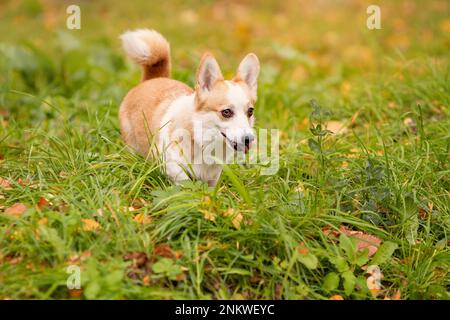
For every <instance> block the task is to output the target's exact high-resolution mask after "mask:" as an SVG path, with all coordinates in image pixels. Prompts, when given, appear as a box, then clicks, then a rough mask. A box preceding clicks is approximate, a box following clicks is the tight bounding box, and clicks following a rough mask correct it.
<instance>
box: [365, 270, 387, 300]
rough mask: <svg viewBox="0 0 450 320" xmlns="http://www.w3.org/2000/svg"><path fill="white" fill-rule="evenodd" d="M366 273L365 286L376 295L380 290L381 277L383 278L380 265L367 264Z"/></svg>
mask: <svg viewBox="0 0 450 320" xmlns="http://www.w3.org/2000/svg"><path fill="white" fill-rule="evenodd" d="M366 273H367V275H368V277H367V280H366V284H367V288H368V289H369V290H370V292H372V294H373V295H375V296H376V295H378V293H379V292H380V290H381V279H382V278H383V274H382V273H381V270H380V267H379V266H377V265H371V266H368V267H367V270H366Z"/></svg>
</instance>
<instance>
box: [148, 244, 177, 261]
mask: <svg viewBox="0 0 450 320" xmlns="http://www.w3.org/2000/svg"><path fill="white" fill-rule="evenodd" d="M153 253H154V254H155V255H157V256H161V257H165V258H173V257H174V256H175V254H174V252H173V250H172V248H171V247H170V246H169V245H168V244H158V245H156V246H155V248H154V249H153Z"/></svg>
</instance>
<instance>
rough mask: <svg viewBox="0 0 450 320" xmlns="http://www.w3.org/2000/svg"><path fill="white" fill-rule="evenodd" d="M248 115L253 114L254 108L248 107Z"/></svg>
mask: <svg viewBox="0 0 450 320" xmlns="http://www.w3.org/2000/svg"><path fill="white" fill-rule="evenodd" d="M247 115H248V117H249V118H250V117H251V116H252V115H253V108H248V110H247Z"/></svg>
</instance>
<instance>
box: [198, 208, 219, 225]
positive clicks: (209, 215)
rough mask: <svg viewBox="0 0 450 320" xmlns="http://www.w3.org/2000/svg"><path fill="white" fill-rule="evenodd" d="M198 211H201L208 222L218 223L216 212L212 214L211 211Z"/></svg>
mask: <svg viewBox="0 0 450 320" xmlns="http://www.w3.org/2000/svg"><path fill="white" fill-rule="evenodd" d="M198 211H200V212H201V213H203V217H204V218H205V219H206V220H209V221H212V222H214V221H216V214H215V213H214V212H211V211H209V210H203V209H200V210H198Z"/></svg>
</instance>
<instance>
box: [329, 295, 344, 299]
mask: <svg viewBox="0 0 450 320" xmlns="http://www.w3.org/2000/svg"><path fill="white" fill-rule="evenodd" d="M330 300H344V298H342V296H340V295H338V294H335V295H334V296H331V297H330Z"/></svg>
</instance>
